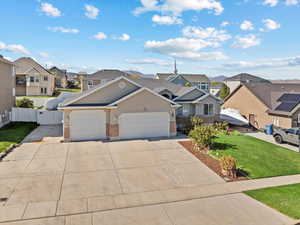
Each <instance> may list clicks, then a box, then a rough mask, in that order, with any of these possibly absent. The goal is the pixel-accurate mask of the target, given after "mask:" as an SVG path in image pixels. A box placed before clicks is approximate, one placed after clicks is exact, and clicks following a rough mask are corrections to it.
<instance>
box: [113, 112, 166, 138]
mask: <svg viewBox="0 0 300 225" xmlns="http://www.w3.org/2000/svg"><path fill="white" fill-rule="evenodd" d="M169 127H170V115H169V113H167V112H159V113H157V112H155V113H124V114H122V115H121V116H120V118H119V129H120V138H128V139H129V138H148V137H167V136H169V132H170V128H169Z"/></svg>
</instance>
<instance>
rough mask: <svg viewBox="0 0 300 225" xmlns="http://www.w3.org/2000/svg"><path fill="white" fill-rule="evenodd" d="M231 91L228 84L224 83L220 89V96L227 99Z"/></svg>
mask: <svg viewBox="0 0 300 225" xmlns="http://www.w3.org/2000/svg"><path fill="white" fill-rule="evenodd" d="M229 93H230V89H229V87H228V86H227V85H226V84H223V85H222V87H221V90H220V98H222V99H225V98H226V97H227V96H228V95H229Z"/></svg>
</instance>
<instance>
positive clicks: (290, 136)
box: [273, 127, 300, 145]
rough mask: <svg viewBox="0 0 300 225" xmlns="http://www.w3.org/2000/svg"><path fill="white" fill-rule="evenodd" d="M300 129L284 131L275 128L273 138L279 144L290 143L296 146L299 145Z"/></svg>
mask: <svg viewBox="0 0 300 225" xmlns="http://www.w3.org/2000/svg"><path fill="white" fill-rule="evenodd" d="M299 132H300V130H299V128H291V129H283V128H279V127H274V131H273V137H274V139H275V141H276V142H277V143H279V144H282V143H284V142H285V143H290V144H294V145H299Z"/></svg>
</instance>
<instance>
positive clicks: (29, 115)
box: [10, 108, 63, 125]
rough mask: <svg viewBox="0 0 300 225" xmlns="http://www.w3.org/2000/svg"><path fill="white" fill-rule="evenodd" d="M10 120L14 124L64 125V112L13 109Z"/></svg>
mask: <svg viewBox="0 0 300 225" xmlns="http://www.w3.org/2000/svg"><path fill="white" fill-rule="evenodd" d="M10 118H11V119H10V120H11V121H13V122H37V123H38V124H40V125H56V124H62V120H63V112H60V111H46V110H37V109H27V108H12V111H11V115H10Z"/></svg>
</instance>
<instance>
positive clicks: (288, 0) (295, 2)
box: [285, 0, 300, 6]
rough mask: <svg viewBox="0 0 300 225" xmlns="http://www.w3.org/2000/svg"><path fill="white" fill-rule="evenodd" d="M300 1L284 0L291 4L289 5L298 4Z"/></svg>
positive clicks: (288, 4)
mask: <svg viewBox="0 0 300 225" xmlns="http://www.w3.org/2000/svg"><path fill="white" fill-rule="evenodd" d="M299 3H300V0H286V1H285V4H286V5H287V6H291V5H298V4H299Z"/></svg>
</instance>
